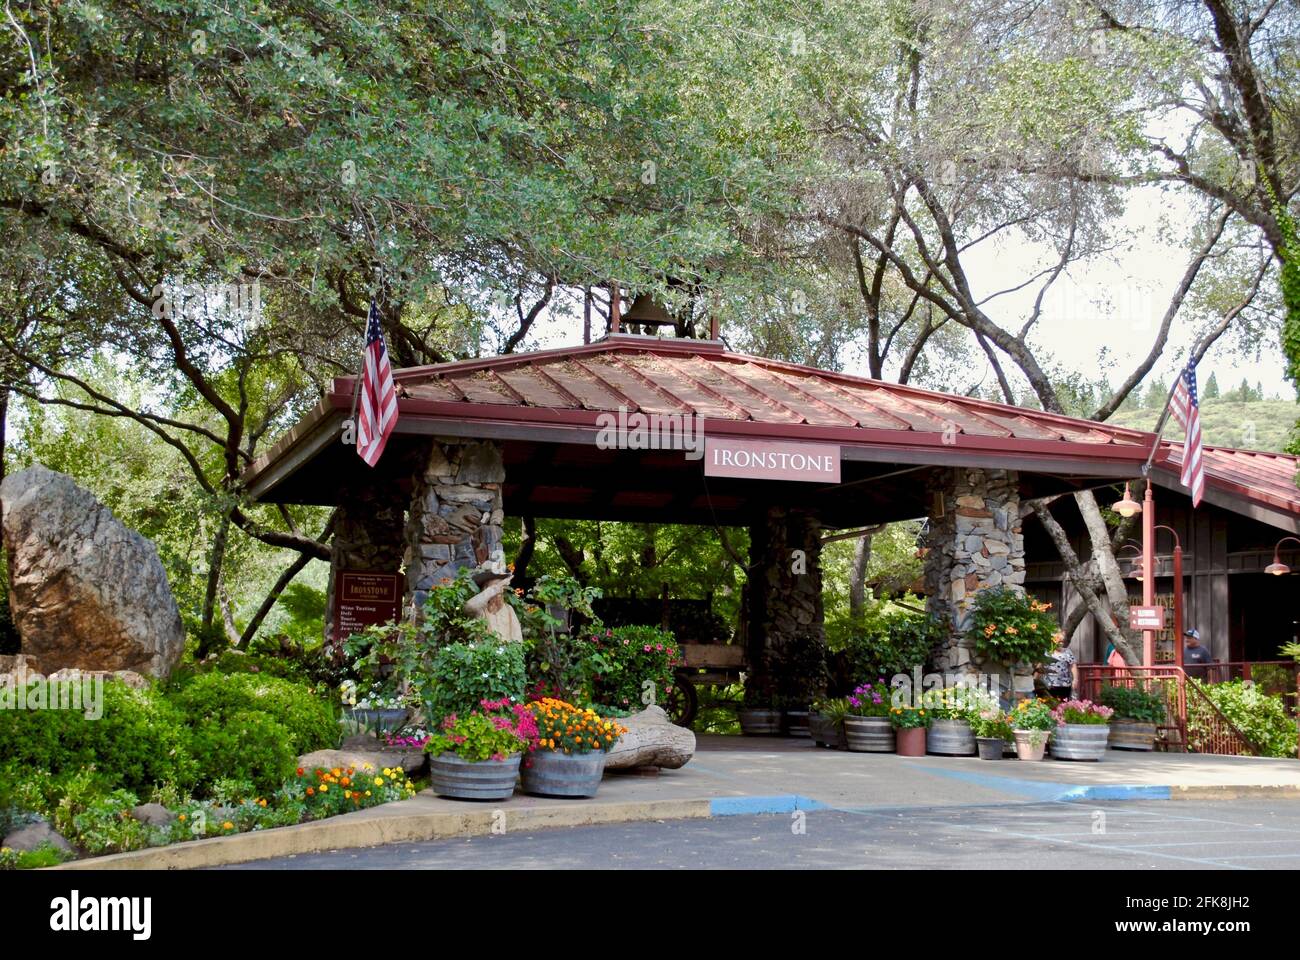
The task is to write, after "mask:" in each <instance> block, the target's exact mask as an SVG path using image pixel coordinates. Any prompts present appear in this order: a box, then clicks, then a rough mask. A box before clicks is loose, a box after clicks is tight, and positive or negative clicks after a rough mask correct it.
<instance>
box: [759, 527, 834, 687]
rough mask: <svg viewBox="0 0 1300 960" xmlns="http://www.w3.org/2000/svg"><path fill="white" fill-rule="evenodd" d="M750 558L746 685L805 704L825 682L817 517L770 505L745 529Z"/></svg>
mask: <svg viewBox="0 0 1300 960" xmlns="http://www.w3.org/2000/svg"><path fill="white" fill-rule="evenodd" d="M750 560H751V564H752V566H751V569H750V575H749V585H748V590H747V591H746V596H747V601H748V604H749V608H748V615H749V616H748V619H749V634H748V639H747V644H746V651H745V653H746V659H747V661H748V665H749V671H748V675H749V676H750V677H752V681H751V690H753V691H766V692H769V693H772V694H775V695H776V696H778V697H780V698H782V700H783V701H784V705H785V706H787V707H792V708H793V707H798V706H805V707H806V706H807V704H808V702H809V701H811V700H813V699H815V698H816V697H819V696H821V695H822V694H823V693H825V689H826V667H825V662H826V630H825V622H824V610H823V606H822V570H821V524H820V522H819V521H818V520H817V519H816V517H814V516H813V515H812V514H810V513H808V512H806V511H802V510H787V509H786V508H783V507H771V508H769V509H768V511H767V514H766V516H765V517H764V518H763V520H762V521H761V522H759V523H756V524H754V525H753V527H751V529H750Z"/></svg>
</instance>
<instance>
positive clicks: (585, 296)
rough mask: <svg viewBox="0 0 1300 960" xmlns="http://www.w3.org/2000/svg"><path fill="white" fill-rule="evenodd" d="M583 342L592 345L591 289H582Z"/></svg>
mask: <svg viewBox="0 0 1300 960" xmlns="http://www.w3.org/2000/svg"><path fill="white" fill-rule="evenodd" d="M582 342H583V343H591V287H583V289H582Z"/></svg>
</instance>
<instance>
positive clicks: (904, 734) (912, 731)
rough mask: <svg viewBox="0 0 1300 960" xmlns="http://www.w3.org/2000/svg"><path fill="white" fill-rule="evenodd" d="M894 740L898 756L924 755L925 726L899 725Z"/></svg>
mask: <svg viewBox="0 0 1300 960" xmlns="http://www.w3.org/2000/svg"><path fill="white" fill-rule="evenodd" d="M896 741H897V744H898V755H899V756H900V757H924V756H925V727H901V728H899V730H898V731H897V735H896Z"/></svg>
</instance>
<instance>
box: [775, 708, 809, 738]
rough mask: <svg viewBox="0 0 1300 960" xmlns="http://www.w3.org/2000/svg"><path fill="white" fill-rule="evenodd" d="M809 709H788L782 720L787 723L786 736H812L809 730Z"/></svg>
mask: <svg viewBox="0 0 1300 960" xmlns="http://www.w3.org/2000/svg"><path fill="white" fill-rule="evenodd" d="M808 717H809V713H808V711H807V710H787V711H785V713H784V714H783V715H782V718H781V719H782V722H783V723H784V725H785V733H786V736H789V737H807V736H811V734H810V732H809V730H808Z"/></svg>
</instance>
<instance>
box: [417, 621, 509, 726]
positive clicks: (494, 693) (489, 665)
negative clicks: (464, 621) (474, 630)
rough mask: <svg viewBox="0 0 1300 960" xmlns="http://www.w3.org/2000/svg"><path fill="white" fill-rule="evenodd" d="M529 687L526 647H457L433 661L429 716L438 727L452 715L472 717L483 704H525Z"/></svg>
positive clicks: (491, 642)
mask: <svg viewBox="0 0 1300 960" xmlns="http://www.w3.org/2000/svg"><path fill="white" fill-rule="evenodd" d="M525 683H526V674H525V669H524V648H523V645H522V644H518V643H502V642H501V641H500V640H496V639H492V640H486V641H479V642H477V643H453V644H450V645H449V646H445V647H442V648H440V649H439V650H437V651H435V652H434V654H433V655H432V657H431V659H430V663H429V670H428V684H427V687H425V689H427V691H428V692H427V693H426V695H425V700H424V704H425V711H426V716H427V717H428V718H429V720H430V721H431V722H433V723H437V722H438V721H440V720H442V719H443V718H444V717H448V716H450V715H452V714H456V715H457V716H460V715H465V714H469V713H470V712H471V711H473V710H474V709H476V708H477V707H478V705H479V703H480V702H481V701H483V700H509V701H511V702H512V703H522V702H523V699H524V686H525Z"/></svg>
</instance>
